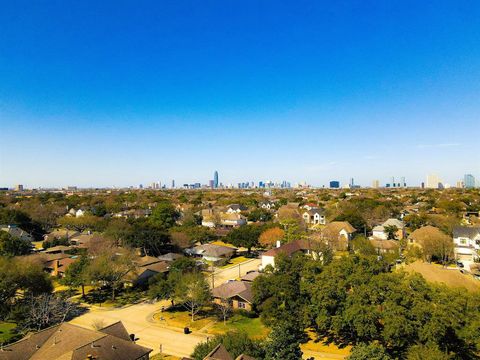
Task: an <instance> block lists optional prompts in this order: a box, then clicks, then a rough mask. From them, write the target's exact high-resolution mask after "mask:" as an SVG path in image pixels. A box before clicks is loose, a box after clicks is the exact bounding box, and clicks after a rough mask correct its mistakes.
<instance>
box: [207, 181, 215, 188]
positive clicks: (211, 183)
mask: <svg viewBox="0 0 480 360" xmlns="http://www.w3.org/2000/svg"><path fill="white" fill-rule="evenodd" d="M208 187H209V188H212V189H213V188H214V187H215V180H208Z"/></svg>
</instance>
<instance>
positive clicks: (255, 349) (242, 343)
mask: <svg viewBox="0 0 480 360" xmlns="http://www.w3.org/2000/svg"><path fill="white" fill-rule="evenodd" d="M218 344H222V345H223V346H225V349H227V351H228V352H229V353H230V355H232V357H233V358H234V359H236V358H237V357H238V356H240V355H242V354H243V355H248V356H251V357H253V358H254V359H264V358H265V351H264V349H263V346H262V344H261V343H260V342H258V341H255V340H252V339H250V338H249V337H248V335H247V334H246V333H244V332H237V331H235V332H233V331H230V332H227V333H226V334H222V335H216V336H215V337H213V338H212V339H209V340H208V341H206V342H202V343H200V344H198V345H197V346H195V349H194V351H193V354H192V355H191V356H192V358H193V359H194V360H203V359H205V357H206V356H207V355H208V354H209V353H210V352H211V351H212V350H213V349H214V348H215V347H216V346H218Z"/></svg>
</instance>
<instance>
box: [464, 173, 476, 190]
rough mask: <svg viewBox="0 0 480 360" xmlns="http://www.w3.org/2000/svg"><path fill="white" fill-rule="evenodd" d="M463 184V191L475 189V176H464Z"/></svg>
mask: <svg viewBox="0 0 480 360" xmlns="http://www.w3.org/2000/svg"><path fill="white" fill-rule="evenodd" d="M463 184H464V186H465V189H473V188H474V187H475V176H473V175H472V174H465V176H464V177H463Z"/></svg>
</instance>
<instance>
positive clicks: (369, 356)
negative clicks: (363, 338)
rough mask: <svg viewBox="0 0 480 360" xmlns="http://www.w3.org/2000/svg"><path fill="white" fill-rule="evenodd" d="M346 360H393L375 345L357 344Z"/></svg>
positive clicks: (380, 347) (378, 345) (383, 349)
mask: <svg viewBox="0 0 480 360" xmlns="http://www.w3.org/2000/svg"><path fill="white" fill-rule="evenodd" d="M347 359H348V360H393V358H392V357H390V355H388V354H387V352H386V351H385V348H384V347H383V346H382V345H380V344H376V343H371V344H368V345H366V344H359V345H357V346H355V347H354V348H353V349H352V352H351V354H350V355H349V356H348V358H347Z"/></svg>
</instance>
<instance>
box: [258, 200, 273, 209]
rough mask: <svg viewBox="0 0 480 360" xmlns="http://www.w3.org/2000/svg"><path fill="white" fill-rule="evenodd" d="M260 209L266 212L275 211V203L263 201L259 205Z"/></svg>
mask: <svg viewBox="0 0 480 360" xmlns="http://www.w3.org/2000/svg"><path fill="white" fill-rule="evenodd" d="M258 207H259V208H261V209H264V210H273V209H275V203H274V202H273V201H262V202H260V203H259V204H258Z"/></svg>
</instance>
